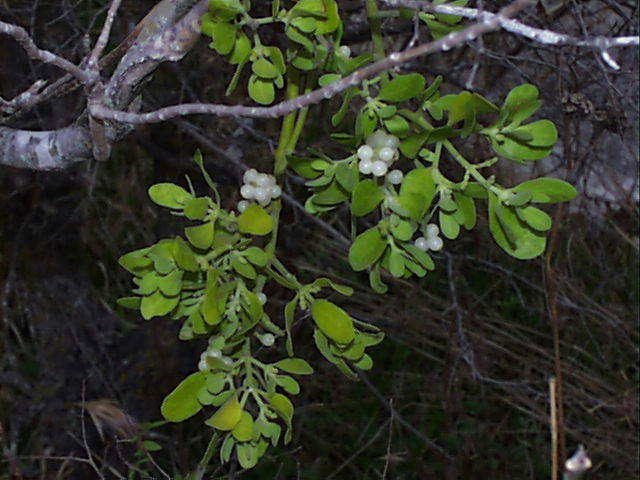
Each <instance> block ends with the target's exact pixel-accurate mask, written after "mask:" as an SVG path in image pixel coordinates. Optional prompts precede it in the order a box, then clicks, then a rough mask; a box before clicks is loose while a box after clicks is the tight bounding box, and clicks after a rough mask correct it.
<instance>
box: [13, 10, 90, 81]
mask: <svg viewBox="0 0 640 480" xmlns="http://www.w3.org/2000/svg"><path fill="white" fill-rule="evenodd" d="M0 33H4V34H6V35H10V36H12V37H13V38H15V40H16V41H17V42H18V43H19V44H20V46H21V47H22V48H24V49H25V51H26V52H27V54H28V55H29V56H30V57H31V58H34V59H37V60H40V61H41V62H43V63H51V64H53V65H55V66H56V67H59V68H61V69H62V70H64V71H65V72H68V73H70V74H71V75H73V76H74V77H76V78H77V79H78V80H80V81H81V82H82V83H90V82H91V81H92V80H93V77H92V76H91V75H89V74H88V73H87V72H85V71H84V70H82V69H81V68H80V67H78V66H77V65H74V64H73V63H71V62H70V61H69V60H67V59H65V58H62V57H59V56H58V55H56V54H54V53H52V52H50V51H48V50H41V49H40V48H38V47H37V46H36V44H35V43H34V41H33V40H32V39H31V37H30V36H29V34H28V33H27V31H26V30H25V29H24V28H22V27H18V26H17V25H11V24H10V23H5V22H2V21H0Z"/></svg>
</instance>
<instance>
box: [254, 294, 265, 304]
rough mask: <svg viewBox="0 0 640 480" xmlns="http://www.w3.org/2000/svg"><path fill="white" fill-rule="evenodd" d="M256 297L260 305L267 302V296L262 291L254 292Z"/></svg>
mask: <svg viewBox="0 0 640 480" xmlns="http://www.w3.org/2000/svg"><path fill="white" fill-rule="evenodd" d="M256 297H258V300H259V301H260V303H261V304H262V305H264V304H265V303H267V296H266V295H265V294H264V293H262V292H260V293H258V294H256Z"/></svg>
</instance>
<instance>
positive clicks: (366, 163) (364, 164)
mask: <svg viewBox="0 0 640 480" xmlns="http://www.w3.org/2000/svg"><path fill="white" fill-rule="evenodd" d="M358 170H360V173H362V174H363V175H369V174H370V173H371V172H372V171H373V162H371V160H362V161H361V162H360V164H359V165H358Z"/></svg>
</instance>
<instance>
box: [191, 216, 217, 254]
mask: <svg viewBox="0 0 640 480" xmlns="http://www.w3.org/2000/svg"><path fill="white" fill-rule="evenodd" d="M184 233H185V234H186V236H187V239H188V240H189V242H190V243H191V245H193V246H194V247H196V248H199V249H200V250H208V249H209V248H210V247H211V244H212V243H213V234H214V228H213V221H210V222H207V223H203V224H202V225H196V226H195V227H186V228H185V229H184Z"/></svg>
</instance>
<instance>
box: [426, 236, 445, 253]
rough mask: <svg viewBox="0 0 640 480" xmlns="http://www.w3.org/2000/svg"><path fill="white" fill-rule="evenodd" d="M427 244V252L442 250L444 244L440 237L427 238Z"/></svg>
mask: <svg viewBox="0 0 640 480" xmlns="http://www.w3.org/2000/svg"><path fill="white" fill-rule="evenodd" d="M427 242H428V247H429V250H433V251H434V252H437V251H439V250H442V246H443V245H444V242H443V241H442V239H441V238H440V237H429V240H427Z"/></svg>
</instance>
